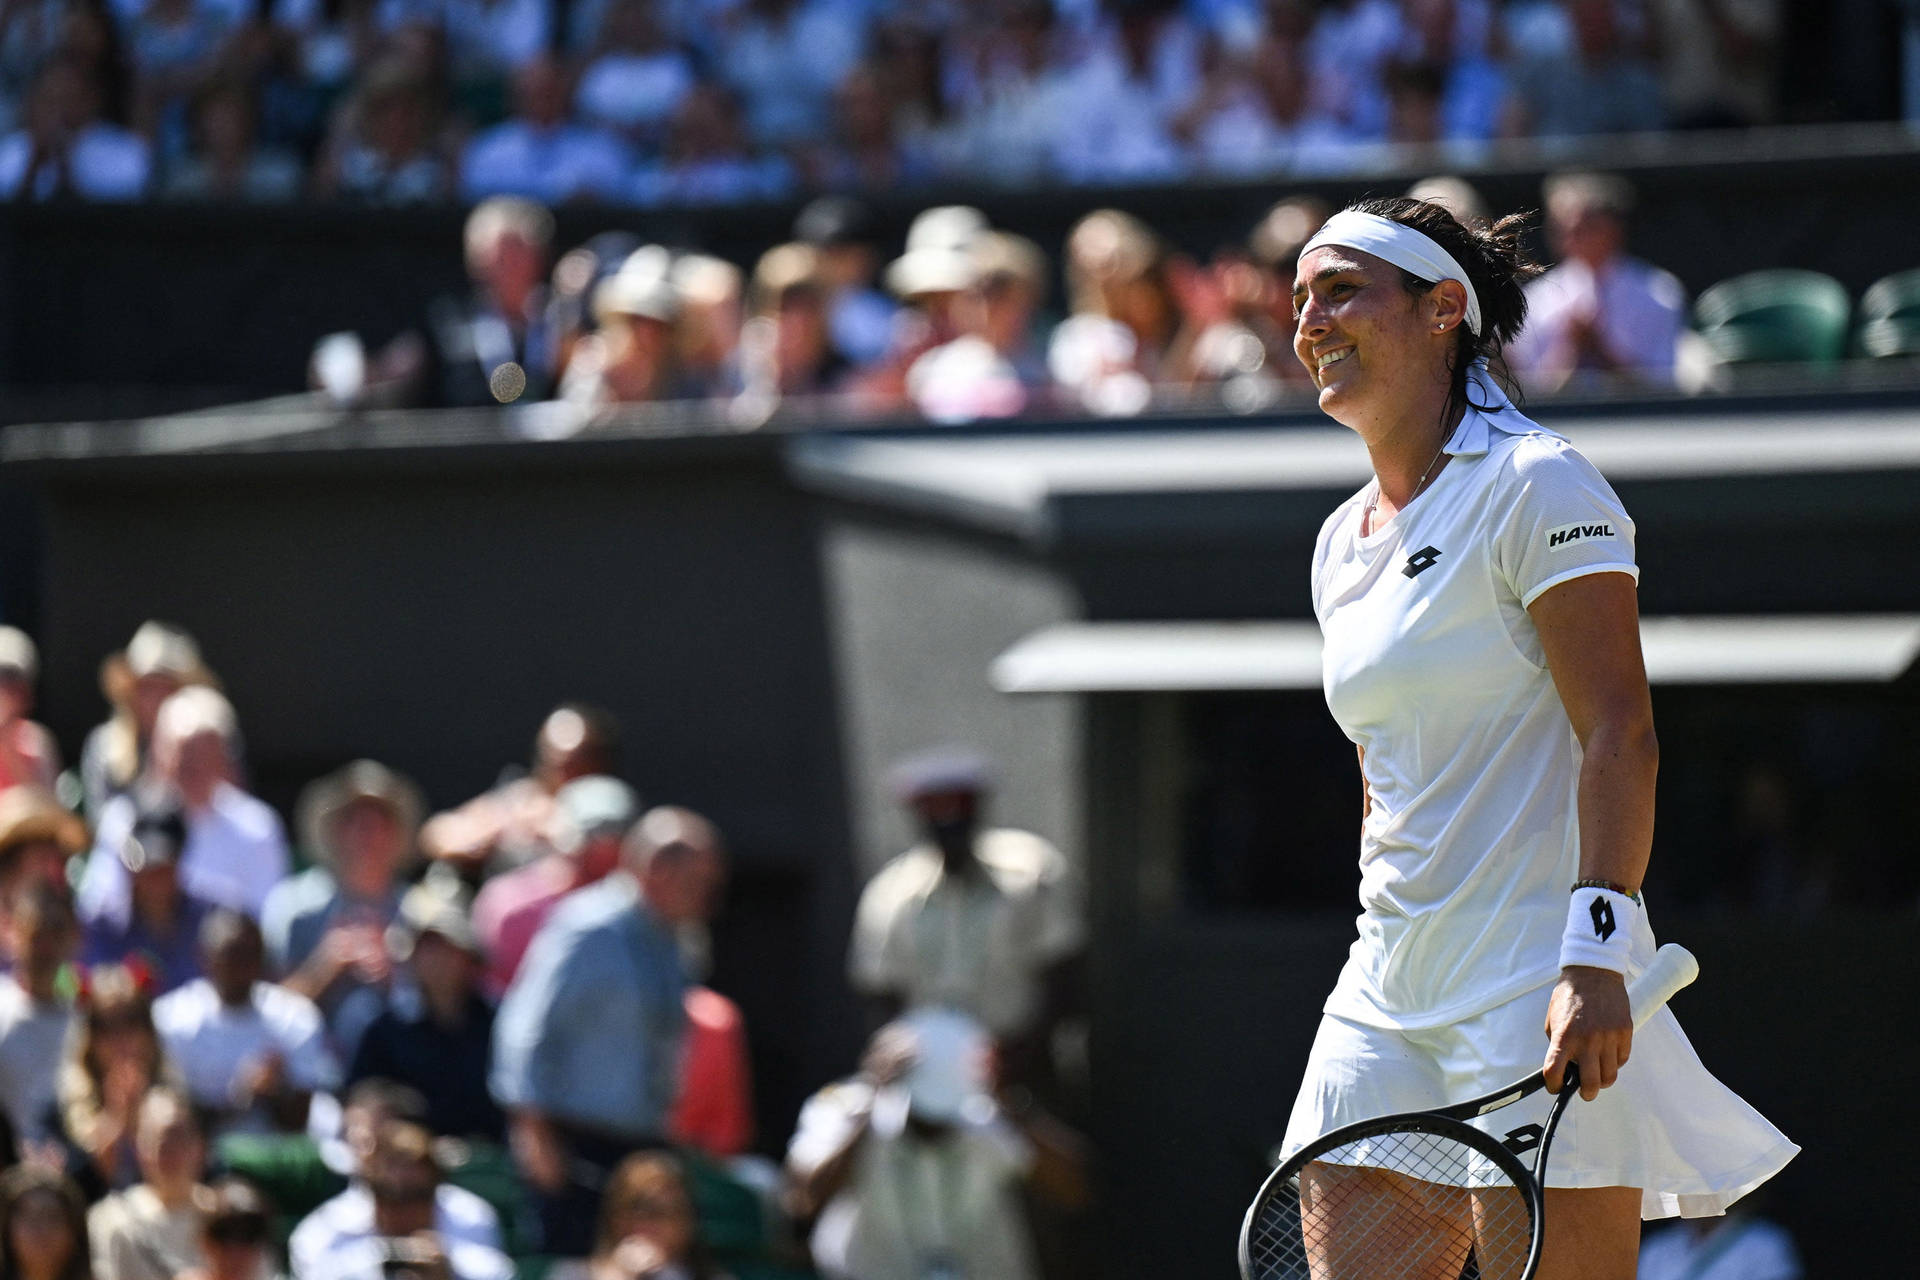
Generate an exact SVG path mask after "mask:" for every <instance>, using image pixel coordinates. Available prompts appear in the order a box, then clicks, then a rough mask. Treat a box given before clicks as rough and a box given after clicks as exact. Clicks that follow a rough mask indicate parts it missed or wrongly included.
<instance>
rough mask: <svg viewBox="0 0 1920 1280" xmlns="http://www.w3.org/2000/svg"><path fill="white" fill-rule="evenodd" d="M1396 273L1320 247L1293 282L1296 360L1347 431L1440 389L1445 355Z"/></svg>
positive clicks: (1338, 248) (1366, 257) (1353, 253)
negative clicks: (1435, 385) (1436, 385)
mask: <svg viewBox="0 0 1920 1280" xmlns="http://www.w3.org/2000/svg"><path fill="white" fill-rule="evenodd" d="M1401 280H1402V277H1401V275H1400V269H1399V268H1398V267H1396V266H1394V265H1392V264H1391V263H1388V262H1383V261H1381V260H1380V259H1379V258H1376V257H1374V256H1373V255H1372V254H1370V253H1363V252H1361V251H1360V250H1358V249H1349V248H1346V247H1345V246H1343V245H1322V246H1320V247H1319V248H1317V249H1314V250H1313V251H1311V252H1310V253H1307V254H1304V255H1302V256H1301V258H1300V265H1299V269H1298V270H1297V272H1296V273H1295V276H1294V284H1293V306H1294V315H1295V317H1296V324H1295V327H1294V333H1293V350H1294V354H1295V355H1296V356H1298V357H1299V358H1300V363H1301V364H1303V365H1305V366H1306V369H1307V374H1308V376H1309V377H1311V378H1312V379H1313V385H1314V386H1316V387H1318V388H1319V389H1320V408H1321V409H1322V410H1323V411H1324V412H1325V413H1326V414H1327V415H1328V416H1330V417H1332V418H1333V419H1335V420H1336V421H1338V422H1342V423H1345V424H1346V425H1347V426H1355V425H1357V424H1358V422H1360V421H1362V420H1364V419H1367V418H1370V417H1379V416H1381V415H1383V414H1385V415H1392V414H1393V413H1395V412H1396V410H1397V409H1399V408H1400V407H1401V406H1405V405H1409V404H1414V403H1418V402H1419V398H1420V397H1422V396H1423V395H1428V394H1430V393H1431V392H1432V389H1433V388H1432V386H1431V385H1430V384H1431V383H1432V381H1433V380H1434V379H1436V378H1438V379H1439V380H1440V383H1441V385H1442V386H1443V387H1444V386H1445V379H1446V374H1445V369H1444V347H1443V345H1442V343H1441V342H1440V341H1438V339H1439V338H1440V337H1441V335H1440V334H1439V333H1438V332H1436V329H1435V322H1434V320H1432V319H1431V318H1430V317H1429V316H1428V315H1427V312H1428V310H1429V308H1428V307H1426V306H1425V305H1423V299H1421V298H1416V297H1415V296H1414V295H1413V294H1410V293H1408V292H1407V290H1406V288H1405V286H1404V285H1403V284H1402V283H1401Z"/></svg>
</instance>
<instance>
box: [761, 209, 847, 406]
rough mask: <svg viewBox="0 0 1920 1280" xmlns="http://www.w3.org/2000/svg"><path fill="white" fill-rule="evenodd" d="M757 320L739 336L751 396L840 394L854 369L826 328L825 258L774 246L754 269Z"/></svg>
mask: <svg viewBox="0 0 1920 1280" xmlns="http://www.w3.org/2000/svg"><path fill="white" fill-rule="evenodd" d="M753 312H754V314H753V318H752V319H751V320H749V321H748V322H747V325H746V327H745V329H743V330H742V331H741V335H740V367H741V377H742V381H743V382H744V384H745V386H746V393H747V394H748V395H761V396H765V397H767V398H768V399H769V400H772V401H778V400H779V399H781V398H783V397H786V396H805V395H819V394H822V393H824V392H828V391H834V390H837V389H838V388H839V386H840V384H841V382H842V381H843V380H844V379H845V377H846V376H847V374H848V372H849V369H850V366H849V365H848V363H847V360H846V357H844V356H842V355H841V354H840V353H839V352H838V351H837V350H835V349H834V346H833V339H832V335H831V333H830V332H829V331H828V327H827V287H826V280H825V279H824V278H823V277H822V275H821V273H820V255H819V254H818V253H817V252H815V251H814V250H813V249H812V248H810V247H808V246H807V245H804V244H781V245H775V246H774V247H773V248H771V249H769V250H767V251H766V252H765V253H763V254H761V255H760V261H759V262H758V263H757V264H756V265H755V266H754V269H753Z"/></svg>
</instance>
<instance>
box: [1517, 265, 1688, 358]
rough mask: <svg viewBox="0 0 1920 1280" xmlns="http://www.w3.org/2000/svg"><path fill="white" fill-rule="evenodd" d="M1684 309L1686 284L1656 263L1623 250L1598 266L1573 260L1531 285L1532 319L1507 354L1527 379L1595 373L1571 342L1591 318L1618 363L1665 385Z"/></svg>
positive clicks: (1685, 304)
mask: <svg viewBox="0 0 1920 1280" xmlns="http://www.w3.org/2000/svg"><path fill="white" fill-rule="evenodd" d="M1686 312H1687V292H1686V289H1685V288H1683V287H1682V286H1681V284H1680V282H1679V281H1678V280H1677V279H1675V278H1674V277H1673V276H1672V275H1670V274H1669V273H1667V272H1665V271H1662V270H1661V269H1660V268H1659V267H1656V266H1653V265H1651V264H1650V263H1646V262H1642V261H1640V260H1639V259H1637V258H1629V257H1625V256H1622V257H1617V258H1615V259H1613V260H1612V261H1611V262H1609V263H1608V264H1607V265H1606V267H1605V268H1603V269H1602V270H1601V271H1599V272H1598V273H1596V272H1595V271H1594V270H1593V269H1592V268H1591V267H1589V266H1588V265H1587V264H1586V263H1584V262H1581V261H1578V260H1575V259H1569V260H1568V261H1566V262H1563V263H1561V264H1560V265H1559V266H1557V267H1555V268H1554V269H1553V270H1551V271H1549V272H1547V273H1546V274H1545V275H1543V276H1541V277H1540V278H1539V279H1538V280H1535V281H1533V282H1532V283H1530V284H1529V285H1527V325H1526V328H1525V329H1523V330H1521V332H1520V336H1519V337H1518V338H1517V339H1515V341H1514V343H1513V345H1512V346H1511V347H1509V348H1508V350H1507V359H1508V360H1509V361H1510V362H1511V363H1512V365H1513V368H1514V369H1515V370H1516V371H1517V372H1519V374H1520V375H1521V378H1522V380H1523V381H1525V382H1526V383H1527V385H1528V386H1530V387H1535V388H1539V389H1543V390H1558V389H1559V388H1561V387H1563V386H1566V385H1567V384H1568V383H1569V382H1573V381H1575V380H1577V379H1578V378H1580V376H1581V375H1582V374H1583V373H1586V374H1588V375H1589V376H1590V375H1591V374H1592V372H1593V370H1592V368H1591V367H1590V366H1589V365H1587V364H1583V358H1582V353H1581V351H1580V350H1579V349H1578V347H1577V346H1576V344H1575V341H1574V339H1575V334H1576V330H1577V329H1578V328H1579V327H1580V326H1582V325H1587V324H1592V325H1595V326H1597V327H1598V330H1599V336H1600V340H1601V343H1602V345H1603V346H1604V347H1605V349H1606V352H1607V354H1608V356H1610V357H1611V358H1612V360H1613V362H1614V363H1615V364H1617V365H1621V366H1624V367H1625V368H1626V369H1628V370H1629V371H1630V372H1631V373H1632V374H1633V375H1634V376H1636V377H1638V378H1639V379H1640V380H1641V381H1643V382H1652V383H1656V384H1661V385H1667V384H1670V383H1672V381H1673V361H1674V350H1675V347H1676V345H1677V344H1678V342H1679V341H1680V330H1681V327H1682V326H1683V324H1684V323H1685V320H1686Z"/></svg>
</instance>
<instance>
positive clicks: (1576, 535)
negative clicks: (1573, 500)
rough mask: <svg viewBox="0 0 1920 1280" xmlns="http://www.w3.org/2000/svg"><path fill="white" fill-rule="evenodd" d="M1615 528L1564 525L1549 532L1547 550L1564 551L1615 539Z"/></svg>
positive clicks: (1601, 525)
mask: <svg viewBox="0 0 1920 1280" xmlns="http://www.w3.org/2000/svg"><path fill="white" fill-rule="evenodd" d="M1613 536H1614V535H1613V526H1612V525H1611V524H1607V523H1604V522H1603V523H1601V524H1563V525H1561V526H1560V527H1559V528H1558V529H1549V530H1547V550H1549V551H1564V550H1566V549H1567V548H1568V547H1572V546H1578V545H1579V544H1580V543H1582V542H1598V541H1600V540H1602V539H1605V538H1611V537H1613Z"/></svg>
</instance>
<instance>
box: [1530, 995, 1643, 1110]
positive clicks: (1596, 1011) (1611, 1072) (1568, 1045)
mask: <svg viewBox="0 0 1920 1280" xmlns="http://www.w3.org/2000/svg"><path fill="white" fill-rule="evenodd" d="M1632 1051H1633V1007H1632V1005H1631V1004H1629V1002H1628V1000H1627V982H1626V979H1625V978H1623V977H1621V976H1620V975H1619V974H1617V973H1615V972H1613V971H1612V970H1611V969H1594V968H1589V967H1588V966H1586V965H1577V964H1570V965H1568V966H1566V967H1565V968H1563V969H1562V970H1560V981H1559V982H1558V983H1556V984H1555V985H1554V988H1553V999H1552V1000H1550V1001H1549V1002H1548V1004H1547V1061H1546V1066H1545V1068H1544V1070H1545V1072H1546V1077H1547V1089H1548V1091H1549V1092H1551V1093H1559V1092H1560V1085H1561V1082H1562V1081H1563V1079H1564V1078H1565V1076H1566V1070H1567V1064H1568V1063H1570V1062H1573V1063H1578V1064H1579V1066H1580V1096H1581V1097H1582V1098H1585V1099H1586V1100H1587V1101H1588V1102H1592V1101H1593V1100H1594V1099H1595V1098H1596V1097H1598V1096H1599V1094H1600V1091H1601V1090H1602V1089H1605V1088H1608V1087H1610V1086H1611V1085H1612V1084H1613V1082H1614V1080H1615V1079H1617V1078H1618V1077H1619V1074H1620V1068H1621V1067H1623V1066H1625V1065H1626V1064H1627V1057H1628V1055H1629V1054H1631V1053H1632Z"/></svg>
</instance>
